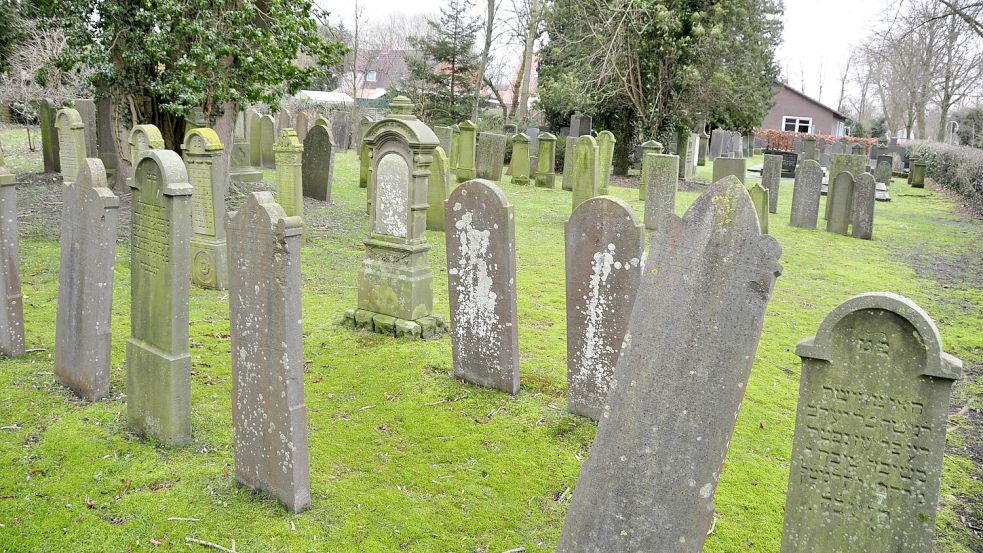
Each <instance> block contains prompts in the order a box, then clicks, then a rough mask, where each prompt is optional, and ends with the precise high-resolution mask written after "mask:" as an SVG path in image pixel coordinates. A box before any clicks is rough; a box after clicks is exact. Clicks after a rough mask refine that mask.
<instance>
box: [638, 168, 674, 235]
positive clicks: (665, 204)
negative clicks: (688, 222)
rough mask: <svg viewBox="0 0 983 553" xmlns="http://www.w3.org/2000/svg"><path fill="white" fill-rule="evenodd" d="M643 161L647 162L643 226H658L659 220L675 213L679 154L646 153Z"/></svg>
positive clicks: (647, 227) (653, 228)
mask: <svg viewBox="0 0 983 553" xmlns="http://www.w3.org/2000/svg"><path fill="white" fill-rule="evenodd" d="M643 163H646V164H648V168H647V171H645V173H646V176H647V177H648V179H649V182H648V184H647V185H646V187H645V189H646V198H645V228H646V229H648V230H655V229H657V228H659V221H662V220H663V219H664V218H665V216H666V215H671V214H674V213H676V182H677V175H678V174H679V169H678V167H679V156H674V155H664V154H648V155H646V156H645V161H644V162H643Z"/></svg>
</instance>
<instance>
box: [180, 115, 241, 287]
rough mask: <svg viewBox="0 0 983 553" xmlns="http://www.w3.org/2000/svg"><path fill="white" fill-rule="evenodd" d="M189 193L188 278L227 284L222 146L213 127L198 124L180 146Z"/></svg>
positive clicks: (213, 284)
mask: <svg viewBox="0 0 983 553" xmlns="http://www.w3.org/2000/svg"><path fill="white" fill-rule="evenodd" d="M181 150H182V151H183V152H184V165H185V167H186V168H187V171H188V182H190V183H191V188H192V190H193V192H192V194H191V225H192V229H193V230H194V235H193V236H192V237H191V281H192V282H194V283H195V284H197V285H198V286H201V287H202V288H212V289H215V290H225V289H226V288H228V287H229V261H228V248H227V247H226V243H225V227H224V226H223V225H222V219H223V217H225V192H226V179H225V170H224V169H223V165H222V156H223V155H224V153H225V148H224V147H223V146H222V142H221V141H219V138H218V135H217V134H215V131H214V130H212V129H209V128H197V129H194V130H193V131H191V132H189V133H188V134H187V135H186V136H185V137H184V144H183V145H182V146H181Z"/></svg>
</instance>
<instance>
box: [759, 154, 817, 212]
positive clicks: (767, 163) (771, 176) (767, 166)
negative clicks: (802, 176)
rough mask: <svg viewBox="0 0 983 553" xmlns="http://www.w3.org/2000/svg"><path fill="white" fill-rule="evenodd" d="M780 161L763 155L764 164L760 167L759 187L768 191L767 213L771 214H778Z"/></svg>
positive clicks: (779, 157)
mask: <svg viewBox="0 0 983 553" xmlns="http://www.w3.org/2000/svg"><path fill="white" fill-rule="evenodd" d="M782 159H783V158H782V156H776V155H774V154H765V155H764V164H763V165H762V166H761V187H762V188H764V189H765V190H767V191H768V211H769V212H771V213H778V189H779V186H780V185H781V183H782ZM807 159H813V158H811V157H810V158H807Z"/></svg>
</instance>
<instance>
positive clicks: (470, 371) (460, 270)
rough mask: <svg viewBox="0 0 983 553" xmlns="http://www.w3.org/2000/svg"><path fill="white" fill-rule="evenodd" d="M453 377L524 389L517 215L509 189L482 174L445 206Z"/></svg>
mask: <svg viewBox="0 0 983 553" xmlns="http://www.w3.org/2000/svg"><path fill="white" fill-rule="evenodd" d="M444 217H445V220H444V225H445V227H446V228H447V231H446V240H447V288H448V296H449V298H450V312H451V343H452V345H453V351H454V377H455V378H460V379H463V380H465V381H466V382H470V383H471V384H476V385H478V386H483V387H486V388H494V389H496V390H502V391H504V392H508V393H510V394H514V393H516V392H518V391H519V334H518V326H519V325H518V320H517V314H516V311H517V308H516V298H515V220H514V218H513V215H512V206H511V205H510V204H509V203H508V199H507V198H506V197H505V193H504V192H502V190H501V189H500V188H499V187H498V186H496V185H495V184H494V183H492V182H490V181H486V180H482V179H477V180H472V181H468V182H466V183H464V184H462V185H460V186H458V187H457V188H455V189H454V191H453V192H451V195H450V197H449V198H447V204H446V207H445V208H444Z"/></svg>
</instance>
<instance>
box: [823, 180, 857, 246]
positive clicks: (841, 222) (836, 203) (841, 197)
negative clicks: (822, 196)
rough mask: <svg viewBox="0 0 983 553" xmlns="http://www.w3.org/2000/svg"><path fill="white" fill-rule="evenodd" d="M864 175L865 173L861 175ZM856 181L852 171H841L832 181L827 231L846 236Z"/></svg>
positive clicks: (827, 200) (828, 198)
mask: <svg viewBox="0 0 983 553" xmlns="http://www.w3.org/2000/svg"><path fill="white" fill-rule="evenodd" d="M859 174H861V175H862V174H863V173H859ZM854 182H855V179H854V177H853V173H851V172H850V171H840V172H839V174H837V175H836V180H834V181H832V184H831V185H830V188H829V196H828V197H827V199H826V202H827V203H828V204H829V205H830V208H829V219H827V220H826V230H827V231H829V232H835V233H837V234H842V235H846V234H847V232H848V231H849V226H850V219H851V217H852V216H851V213H852V211H853V207H852V204H853V187H854Z"/></svg>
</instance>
